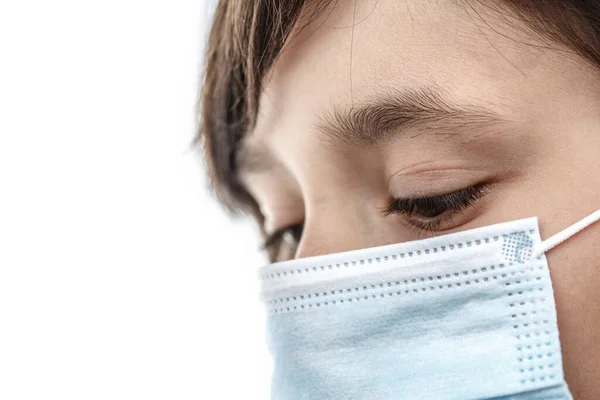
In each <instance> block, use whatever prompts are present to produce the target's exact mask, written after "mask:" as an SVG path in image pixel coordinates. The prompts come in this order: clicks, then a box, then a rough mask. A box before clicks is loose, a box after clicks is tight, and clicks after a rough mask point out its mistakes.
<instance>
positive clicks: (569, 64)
mask: <svg viewBox="0 0 600 400" xmlns="http://www.w3.org/2000/svg"><path fill="white" fill-rule="evenodd" d="M477 7H478V8H476V9H472V8H471V7H469V5H467V4H466V3H463V2H459V1H457V2H441V1H421V0H411V1H410V2H408V1H406V2H405V1H398V0H387V1H385V0H380V1H379V2H377V4H375V1H360V2H357V4H356V8H355V4H354V1H345V0H340V1H339V2H337V4H336V5H335V7H334V8H333V9H330V10H328V11H327V12H325V13H323V15H321V16H320V17H319V18H317V19H316V20H314V21H313V22H312V23H311V24H309V25H308V26H307V27H306V28H305V29H303V30H301V31H297V32H295V34H294V35H293V37H292V39H291V40H290V41H289V42H288V43H287V45H286V48H285V51H284V52H283V54H282V56H281V57H280V58H279V59H278V61H277V62H276V64H275V66H274V68H273V70H272V72H271V75H270V76H269V79H268V81H267V84H266V87H265V90H264V93H263V95H262V98H261V105H260V112H259V118H258V122H257V126H256V129H255V131H254V132H252V133H251V134H250V135H249V136H248V137H247V138H246V140H245V142H244V152H246V153H248V154H250V153H251V154H255V155H256V158H257V159H259V160H262V161H261V162H264V163H267V162H268V161H269V162H270V164H271V165H270V168H266V169H265V168H263V169H261V170H260V171H258V170H254V171H253V170H250V169H247V170H245V171H244V170H242V173H241V176H242V179H243V181H244V182H245V184H246V186H247V187H248V190H249V191H250V193H251V194H252V195H253V196H254V197H255V198H256V200H257V202H258V203H259V205H260V208H261V211H262V213H263V215H264V216H265V229H266V230H267V231H273V230H275V229H278V228H281V227H284V226H287V225H290V224H294V223H298V222H302V221H304V231H303V233H302V238H301V240H300V243H299V244H298V246H297V250H296V251H295V254H294V256H295V257H308V256H314V255H319V254H327V253H333V252H340V251H345V250H351V249H358V248H365V247H372V246H380V245H385V244H390V243H399V242H405V241H410V240H416V239H421V238H424V237H427V236H432V235H439V234H445V233H451V232H455V231H460V230H467V229H472V228H475V227H480V226H486V225H490V224H494V223H499V222H504V221H510V220H515V219H519V218H525V217H531V216H537V217H538V218H539V223H540V228H541V234H542V238H547V237H549V236H551V235H552V234H554V233H557V232H559V231H560V230H562V229H564V228H566V227H567V226H569V225H571V224H572V223H574V222H576V221H578V220H579V219H581V218H583V217H585V216H586V215H588V214H590V213H592V212H593V211H595V210H597V209H599V208H600V179H599V178H598V177H599V176H600V75H599V70H596V68H597V67H594V66H592V65H591V64H588V63H587V62H586V61H584V60H583V59H582V58H579V57H578V56H576V55H573V54H572V52H571V51H570V50H569V49H566V48H562V47H560V46H559V45H558V44H552V43H547V42H541V41H540V40H539V39H536V36H535V34H534V33H532V32H530V31H528V30H527V28H525V27H521V26H519V24H518V22H516V21H514V20H511V18H510V15H509V14H508V11H502V12H498V11H494V10H490V9H486V8H485V7H482V6H481V5H479V6H477ZM353 22H355V23H354V24H353ZM353 25H354V26H353ZM420 88H435V90H436V91H439V92H440V93H442V95H443V97H444V98H445V99H447V100H448V101H451V102H453V103H457V104H461V105H468V106H474V107H477V108H480V109H486V110H489V111H490V112H491V113H493V114H495V115H496V116H498V117H499V118H500V119H501V120H502V121H503V122H502V123H498V124H496V125H494V126H492V127H489V128H481V129H480V128H479V127H476V128H473V129H470V128H469V127H468V126H467V127H466V128H465V129H462V131H461V132H458V133H455V134H452V135H450V134H449V135H439V136H436V135H435V134H434V133H435V132H434V133H433V134H432V133H431V132H430V131H435V128H436V127H435V124H433V126H428V127H424V128H423V129H414V130H411V129H410V128H409V129H404V130H402V132H397V135H391V136H390V138H389V139H388V140H387V141H386V142H385V143H381V144H377V145H373V146H364V145H363V146H353V145H351V144H349V143H345V142H344V141H343V140H341V139H339V140H337V141H336V139H332V138H329V137H328V136H327V135H325V133H324V132H323V131H322V129H319V127H320V126H321V125H322V122H323V120H324V118H326V117H325V116H327V115H330V114H331V112H332V110H334V109H338V110H348V109H350V108H351V107H353V106H355V107H357V106H360V105H361V104H364V103H365V102H367V101H376V100H377V99H378V98H379V97H381V96H382V95H384V94H386V93H390V92H394V93H403V92H406V91H411V90H413V91H414V90H419V89H420ZM480 182H487V183H490V184H491V186H490V187H489V189H488V190H487V191H486V193H485V196H483V198H482V199H480V200H479V201H477V202H476V203H475V204H474V205H473V206H472V207H469V208H468V209H466V210H464V211H462V212H459V213H457V214H456V215H453V216H452V222H448V223H444V224H442V225H440V226H439V227H438V228H436V229H435V230H434V231H432V232H431V231H430V232H423V231H420V230H419V229H418V228H415V226H413V225H412V224H411V221H412V219H414V218H416V217H415V216H412V217H408V216H405V215H387V216H386V215H383V214H382V213H381V212H380V210H381V209H382V208H384V207H386V206H387V205H388V204H389V203H390V201H391V199H392V198H394V197H402V198H418V197H427V196H436V195H442V194H446V193H449V192H453V191H456V190H459V189H462V188H465V187H469V186H472V185H474V184H477V183H480ZM598 243H600V223H596V224H595V225H592V226H591V227H589V228H587V229H585V230H584V231H582V232H581V233H579V234H577V235H576V236H574V237H573V238H571V239H569V240H568V241H567V242H565V243H564V244H562V245H560V246H558V247H556V248H555V249H553V250H551V251H550V252H549V253H548V254H547V257H548V264H549V267H550V272H551V276H552V281H553V285H554V290H555V297H556V304H557V312H558V323H559V330H560V333H561V336H560V337H561V344H562V349H563V362H564V370H565V376H566V380H567V383H568V384H569V388H570V389H571V392H572V393H573V395H574V397H575V399H590V400H592V399H597V398H598V396H599V395H600V246H599V245H598Z"/></svg>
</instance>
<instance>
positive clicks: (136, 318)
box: [0, 0, 271, 400]
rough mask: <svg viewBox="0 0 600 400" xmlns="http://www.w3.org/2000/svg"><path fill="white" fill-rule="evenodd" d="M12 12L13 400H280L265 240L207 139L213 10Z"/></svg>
mask: <svg viewBox="0 0 600 400" xmlns="http://www.w3.org/2000/svg"><path fill="white" fill-rule="evenodd" d="M0 4H1V5H0V399H3V400H12V399H61V400H64V399H78V400H79V399H266V398H267V397H268V395H267V393H268V387H269V379H270V368H271V366H270V359H269V356H268V352H267V349H266V344H265V342H266V341H265V337H264V316H263V313H262V308H261V305H260V303H259V302H258V287H257V286H258V285H257V281H256V270H257V268H258V267H259V266H260V265H261V263H262V262H263V261H264V260H263V258H262V256H261V255H260V253H259V252H258V251H257V249H258V246H259V241H258V237H257V235H256V232H255V228H254V227H253V225H252V224H251V223H250V222H249V221H237V222H232V221H231V220H230V219H229V218H228V217H227V216H226V215H225V213H224V212H223V211H222V210H221V209H220V208H219V206H217V204H216V202H215V201H214V200H213V199H212V198H210V196H209V194H208V192H207V190H206V186H207V183H206V181H205V179H204V175H203V171H202V165H201V162H200V161H199V159H198V157H197V155H196V154H195V153H194V152H193V151H192V150H191V147H190V143H191V141H192V138H193V135H194V129H195V103H196V98H197V86H198V77H199V65H200V64H201V61H200V56H201V52H202V46H203V44H204V40H205V34H206V32H207V14H208V13H209V9H210V8H211V7H209V5H208V4H207V3H206V1H202V0H177V1H164V0H163V1H161V2H159V1H151V0H145V1H137V0H104V1H100V2H89V1H65V0H56V1H12V2H2V3H0Z"/></svg>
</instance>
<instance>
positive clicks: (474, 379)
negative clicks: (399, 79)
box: [259, 210, 600, 400]
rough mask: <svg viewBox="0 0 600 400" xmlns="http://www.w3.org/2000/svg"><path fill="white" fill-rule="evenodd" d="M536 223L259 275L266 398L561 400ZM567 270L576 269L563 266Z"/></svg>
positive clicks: (546, 245) (542, 244) (549, 243)
mask: <svg viewBox="0 0 600 400" xmlns="http://www.w3.org/2000/svg"><path fill="white" fill-rule="evenodd" d="M599 219H600V210H599V211H597V212H595V213H594V214H592V215H590V216H589V217H587V218H586V219H584V220H582V221H580V222H578V223H577V224H575V225H573V226H572V227H570V228H568V229H566V230H564V231H562V232H560V233H559V234H557V235H555V236H553V237H552V238H550V239H548V240H546V241H542V240H541V238H540V233H539V228H538V222H537V219H536V218H529V219H522V220H518V221H513V222H507V223H502V224H498V225H492V226H488V227H483V228H478V229H472V230H468V231H463V232H457V233H453V234H449V235H444V236H438V237H433V238H429V239H425V240H419V241H414V242H407V243H400V244H394V245H388V246H382V247H376V248H368V249H362V250H356V251H349V252H344V253H338V254H329V255H325V256H317V257H310V258H305V259H299V260H293V261H288V262H283V263H277V264H272V265H269V266H267V267H264V268H263V269H261V271H260V274H259V275H260V280H261V286H262V288H261V293H262V298H263V300H264V302H265V304H266V306H267V310H268V334H269V338H268V343H269V348H270V350H271V352H272V354H273V357H274V373H273V382H272V398H273V399H276V400H279V399H285V400H296V399H319V400H326V399H344V400H346V399H360V400H363V399H364V400H367V399H368V400H375V399H420V400H426V399H444V400H447V399H460V400H468V399H491V398H493V399H515V400H516V399H535V400H549V399H554V400H559V399H565V400H566V399H572V396H571V394H570V393H569V390H568V388H567V385H566V383H565V380H564V375H563V367H562V357H561V348H560V341H559V332H558V327H557V322H556V307H555V303H554V294H553V289H552V282H551V280H550V273H549V270H548V264H547V261H546V257H545V254H544V253H545V252H546V251H547V250H549V249H550V248H552V247H554V246H556V245H558V244H559V243H561V242H562V241H563V240H566V239H567V238H569V237H570V236H572V235H573V234H575V233H576V232H577V231H579V230H581V229H583V228H585V227H587V226H589V225H591V224H592V223H593V222H595V221H597V220H599ZM574 267H576V266H574Z"/></svg>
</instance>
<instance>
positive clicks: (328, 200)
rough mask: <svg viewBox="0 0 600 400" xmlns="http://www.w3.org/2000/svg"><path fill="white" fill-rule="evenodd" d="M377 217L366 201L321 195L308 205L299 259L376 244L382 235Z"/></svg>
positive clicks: (298, 251)
mask: <svg viewBox="0 0 600 400" xmlns="http://www.w3.org/2000/svg"><path fill="white" fill-rule="evenodd" d="M377 217H378V215H377V211H376V209H375V207H373V206H369V205H368V204H366V203H365V199H362V200H361V199H357V198H356V197H351V195H344V196H339V194H338V195H333V196H320V197H319V198H317V199H315V200H314V201H312V202H310V203H309V204H307V207H306V217H305V222H304V231H303V233H302V240H301V242H300V244H299V246H298V250H297V252H296V258H304V257H310V256H316V255H322V254H329V253H337V252H341V251H347V250H354V249H360V248H363V247H372V246H375V245H377V242H378V240H379V236H381V235H380V234H379V233H380V232H378V229H377V227H378V226H377V225H378V220H377ZM379 227H380V228H382V227H381V226H379ZM382 230H383V229H381V231H382Z"/></svg>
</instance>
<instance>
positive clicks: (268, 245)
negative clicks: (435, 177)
mask: <svg viewBox="0 0 600 400" xmlns="http://www.w3.org/2000/svg"><path fill="white" fill-rule="evenodd" d="M489 187H490V185H488V184H478V185H474V186H470V187H467V188H464V189H460V190H458V191H456V192H452V193H447V194H443V195H439V196H432V197H421V198H416V199H413V198H396V199H394V200H393V201H392V202H391V203H390V205H389V206H387V207H386V208H385V209H383V210H382V211H381V213H382V214H383V215H385V216H389V215H394V214H396V215H403V216H405V217H407V218H408V221H407V222H408V223H409V224H410V225H411V226H413V227H415V228H417V229H418V230H419V231H425V232H434V231H436V230H438V228H439V227H440V226H441V225H442V224H443V223H446V222H448V223H450V222H452V217H453V216H454V215H455V214H457V213H460V212H462V211H464V210H466V209H468V208H470V207H472V206H473V205H474V204H475V203H476V202H477V201H478V200H480V199H481V198H482V197H484V196H485V195H486V193H487V192H488V189H489ZM431 210H442V212H440V213H439V214H437V215H435V216H433V217H429V218H428V217H425V219H421V220H419V219H418V218H415V216H417V215H418V214H419V213H423V212H427V211H431ZM303 226H304V223H297V224H293V225H288V226H284V227H282V228H280V229H278V230H276V231H275V232H273V233H272V234H270V235H268V236H267V237H266V239H265V241H264V242H263V244H262V246H261V249H262V250H266V251H269V252H272V251H275V252H279V249H280V248H281V245H282V242H283V241H284V237H285V234H286V233H288V232H293V233H292V235H296V236H300V235H301V232H302V228H303Z"/></svg>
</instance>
